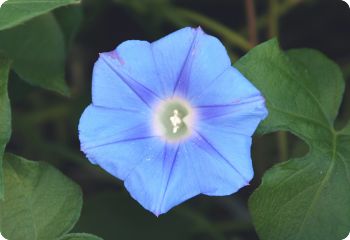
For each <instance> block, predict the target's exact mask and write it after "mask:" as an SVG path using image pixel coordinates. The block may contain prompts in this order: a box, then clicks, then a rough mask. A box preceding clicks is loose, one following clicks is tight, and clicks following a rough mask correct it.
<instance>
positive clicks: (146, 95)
mask: <svg viewBox="0 0 350 240" xmlns="http://www.w3.org/2000/svg"><path fill="white" fill-rule="evenodd" d="M100 57H101V59H103V61H104V62H105V64H106V65H107V66H108V67H110V69H111V70H112V71H113V72H114V73H115V74H116V75H117V76H118V77H119V78H120V79H121V80H122V81H123V82H124V83H125V84H126V85H127V86H128V87H129V88H130V89H131V90H132V91H133V92H134V93H135V94H136V95H137V96H138V97H139V98H140V99H141V100H142V101H143V102H144V103H145V104H146V105H147V106H148V107H150V108H151V107H152V105H153V103H155V102H157V101H159V100H160V97H158V96H157V95H156V94H155V93H154V92H153V91H152V90H150V89H148V88H147V87H145V86H144V85H142V84H141V83H139V82H138V81H136V80H135V79H133V78H132V77H131V76H129V75H128V74H127V73H125V72H124V71H123V69H122V68H121V66H118V65H113V64H112V63H111V62H110V59H114V58H112V57H111V56H110V54H101V55H100ZM108 58H109V59H108Z"/></svg>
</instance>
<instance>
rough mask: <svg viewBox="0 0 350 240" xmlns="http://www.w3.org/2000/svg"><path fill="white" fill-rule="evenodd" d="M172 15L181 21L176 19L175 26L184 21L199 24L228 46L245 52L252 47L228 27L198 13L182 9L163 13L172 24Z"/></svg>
mask: <svg viewBox="0 0 350 240" xmlns="http://www.w3.org/2000/svg"><path fill="white" fill-rule="evenodd" d="M174 15H178V17H180V18H181V19H177V21H176V24H179V23H180V24H182V23H184V22H185V21H186V20H187V22H191V23H193V24H199V25H201V26H203V27H205V28H206V29H208V30H210V31H213V32H214V33H216V34H218V35H221V36H222V37H223V38H224V40H226V41H227V42H229V43H230V44H232V45H234V46H237V47H239V48H241V49H243V50H245V51H249V50H250V49H251V48H252V47H253V46H252V45H251V44H250V43H249V42H248V41H247V40H246V39H245V38H244V37H242V36H241V35H240V34H239V33H236V32H234V31H232V30H231V29H230V28H229V27H227V26H225V25H223V24H221V23H219V22H217V21H215V20H212V19H210V18H208V17H206V16H204V15H201V14H200V13H197V12H194V11H192V10H188V9H183V8H174V9H172V11H168V12H166V13H165V16H166V17H167V18H168V20H170V21H171V22H174Z"/></svg>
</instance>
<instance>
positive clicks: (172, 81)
mask: <svg viewBox="0 0 350 240" xmlns="http://www.w3.org/2000/svg"><path fill="white" fill-rule="evenodd" d="M266 115H267V110H266V107H265V103H264V98H263V97H262V96H261V93H260V92H259V91H258V90H257V89H256V88H255V87H254V86H253V85H252V84H251V83H250V82H249V81H248V80H247V79H246V78H245V77H244V76H243V75H242V74H241V73H239V72H238V71H237V70H236V69H235V68H234V67H232V66H231V62H230V59H229V57H228V55H227V52H226V50H225V48H224V46H223V45H222V44H221V42H220V41H219V40H218V39H217V38H215V37H213V36H210V35H208V34H206V33H204V32H203V31H202V30H201V28H197V29H193V28H189V27H187V28H183V29H181V30H178V31H176V32H174V33H172V34H170V35H167V36H165V37H164V38H161V39H160V40H158V41H155V42H153V43H149V42H146V41H136V40H132V41H126V42H123V43H122V44H120V45H119V46H118V47H117V48H116V49H115V50H113V51H111V52H107V53H102V54H100V56H99V59H98V60H97V62H96V63H95V66H94V70H93V82H92V104H91V105H90V106H88V107H87V108H86V109H85V111H84V113H83V115H82V117H81V119H80V123H79V138H80V141H81V149H82V151H83V152H84V153H85V154H86V156H87V158H88V159H89V160H90V161H91V162H92V163H93V164H98V165H99V166H101V167H102V168H103V169H105V170H106V171H107V172H109V173H110V174H112V175H113V176H115V177H117V178H119V179H121V180H123V181H124V185H125V187H126V189H127V190H128V191H129V193H130V194H131V196H132V197H133V198H134V199H136V200H137V201H138V202H139V203H140V204H141V205H142V206H143V207H144V208H146V209H148V210H149V211H151V212H153V213H154V214H155V215H157V216H158V215H160V214H162V213H165V212H167V211H168V210H170V209H171V208H172V207H174V206H176V205H178V204H180V203H181V202H183V201H185V200H187V199H189V198H191V197H194V196H196V195H198V194H201V193H202V194H206V195H211V196H221V195H229V194H232V193H234V192H236V191H238V190H239V189H240V188H241V187H243V186H246V185H248V184H249V181H250V180H251V179H252V177H253V174H254V173H253V168H252V161H251V156H250V147H251V143H252V138H251V136H252V134H253V133H254V131H255V129H256V127H257V125H258V124H259V122H260V121H261V120H263V119H264V118H265V117H266Z"/></svg>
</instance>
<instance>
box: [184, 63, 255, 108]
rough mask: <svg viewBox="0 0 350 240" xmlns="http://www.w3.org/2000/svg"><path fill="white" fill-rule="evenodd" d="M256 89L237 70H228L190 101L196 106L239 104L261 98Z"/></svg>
mask: <svg viewBox="0 0 350 240" xmlns="http://www.w3.org/2000/svg"><path fill="white" fill-rule="evenodd" d="M260 95H261V93H260V91H259V90H258V89H256V88H255V86H254V85H253V84H251V83H250V82H249V81H248V80H247V79H246V78H245V77H244V76H243V75H242V74H241V73H240V72H239V71H238V70H237V69H235V68H234V67H229V68H227V69H226V70H225V71H224V72H222V73H221V74H220V75H219V76H218V77H217V78H215V79H213V81H211V83H210V84H208V85H206V87H205V88H204V89H203V91H202V92H200V93H198V94H193V95H191V97H190V101H191V103H192V104H193V105H194V106H203V105H205V106H208V105H218V104H231V103H239V102H240V101H242V100H244V99H245V98H250V97H255V96H260Z"/></svg>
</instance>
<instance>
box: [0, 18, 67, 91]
mask: <svg viewBox="0 0 350 240" xmlns="http://www.w3.org/2000/svg"><path fill="white" fill-rule="evenodd" d="M0 50H3V51H4V53H5V54H6V55H7V57H8V58H9V59H12V60H13V61H14V63H13V69H14V70H15V71H16V73H17V74H18V75H19V76H20V77H21V78H22V79H23V80H25V81H27V82H29V83H31V84H33V85H36V86H41V87H43V88H46V89H49V90H53V91H57V92H59V93H61V94H64V95H67V94H68V92H69V91H68V87H67V86H66V83H65V80H64V79H65V58H66V55H65V52H66V48H65V40H64V36H63V34H62V31H61V29H60V26H59V25H58V23H57V21H56V19H55V17H54V16H53V15H52V14H51V13H49V14H46V15H42V16H40V17H37V18H34V19H33V20H31V21H28V22H26V23H25V24H23V25H20V26H18V27H16V28H12V29H9V30H6V31H0Z"/></svg>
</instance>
